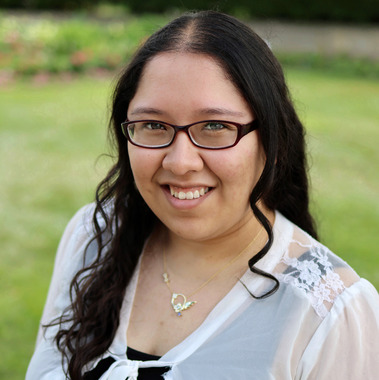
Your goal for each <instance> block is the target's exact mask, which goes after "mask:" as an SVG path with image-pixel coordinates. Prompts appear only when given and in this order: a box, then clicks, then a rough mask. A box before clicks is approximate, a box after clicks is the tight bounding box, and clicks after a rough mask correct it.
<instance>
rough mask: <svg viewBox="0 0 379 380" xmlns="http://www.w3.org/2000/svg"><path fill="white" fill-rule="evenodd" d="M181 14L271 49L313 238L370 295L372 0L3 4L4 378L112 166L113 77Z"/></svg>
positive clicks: (375, 126) (0, 333) (375, 8)
mask: <svg viewBox="0 0 379 380" xmlns="http://www.w3.org/2000/svg"><path fill="white" fill-rule="evenodd" d="M188 9H189V10H192V9H217V10H221V11H225V12H228V13H230V14H233V15H235V16H237V17H239V18H240V19H242V20H244V21H245V22H247V23H249V24H250V25H251V26H252V27H253V29H255V30H256V31H257V32H258V34H260V35H261V36H262V37H263V38H264V39H265V40H266V41H267V42H268V43H269V45H270V46H271V48H272V49H273V51H274V53H275V54H276V55H277V57H278V58H279V60H280V61H281V63H282V64H283V67H284V70H285V74H286V77H287V80H288V85H289V88H290V90H291V92H292V97H293V99H294V102H295V104H296V107H297V110H298V113H299V115H300V117H301V119H302V120H303V122H304V124H305V125H306V127H307V130H308V147H309V152H310V161H309V162H310V171H311V177H312V188H313V192H312V209H313V212H314V214H315V216H316V219H317V221H318V222H319V226H320V235H321V241H322V242H324V243H325V244H327V245H328V246H329V247H330V248H331V249H332V250H333V251H335V252H336V253H337V254H338V255H340V256H341V257H343V258H344V259H345V260H346V261H348V262H349V264H351V265H352V266H353V268H354V269H355V270H356V271H357V272H358V273H359V274H360V275H361V276H362V277H365V278H367V279H368V280H369V281H371V282H372V283H373V284H374V285H375V286H376V288H377V289H379V255H378V254H377V247H378V245H379V244H378V243H379V239H378V231H379V229H378V227H379V202H378V190H379V178H378V169H379V153H378V152H379V150H378V142H379V138H378V137H379V4H378V2H377V0H360V1H359V2H357V1H355V0H334V1H332V2H331V1H329V0H318V1H311V2H305V1H302V0H286V1H284V0H256V1H254V2H253V1H250V0H233V1H231V0H230V1H228V0H222V1H205V0H180V1H175V0H150V1H149V0H146V1H140V0H129V1H108V2H106V3H105V2H100V1H89V0H88V1H84V0H80V1H71V0H59V1H58V0H23V1H22V0H18V1H14V0H0V153H1V157H0V220H1V228H0V239H1V240H0V241H1V249H0V278H1V282H0V287H1V297H0V310H1V311H2V312H1V315H0V358H1V360H0V378H1V379H7V380H13V379H23V378H24V376H25V371H26V367H27V364H28V361H29V360H30V357H31V355H32V352H33V348H34V342H35V337H36V333H37V329H38V322H39V319H40V316H41V312H42V308H43V304H44V301H45V297H46V293H47V289H48V285H49V281H50V277H51V272H52V267H53V263H54V257H55V251H56V248H57V244H58V242H59V239H60V236H61V234H62V232H63V229H64V227H65V225H66V224H67V222H68V220H69V219H70V217H71V216H72V215H73V213H74V212H75V211H76V210H77V209H78V208H79V207H81V206H83V205H84V204H86V203H89V202H91V201H92V200H93V198H94V191H95V187H96V185H97V183H98V182H99V181H100V179H101V178H102V177H103V176H104V174H105V173H106V171H107V168H109V166H110V165H111V163H112V150H111V149H110V147H109V145H108V144H107V132H106V130H107V123H108V117H109V102H110V100H109V99H110V95H111V92H112V88H113V86H114V84H115V81H116V78H117V74H118V73H119V71H120V70H121V68H122V67H123V65H124V64H125V63H126V62H127V61H128V59H129V58H130V56H131V55H132V54H133V52H134V50H135V49H136V47H137V46H138V44H139V43H141V41H143V40H144V39H145V38H146V37H147V36H149V35H150V34H151V33H152V32H154V31H155V30H156V29H157V28H159V27H160V26H163V25H164V24H165V23H166V22H167V21H169V20H170V19H172V18H174V17H175V16H177V15H178V14H180V13H181V12H183V11H184V10H188ZM104 153H106V155H104Z"/></svg>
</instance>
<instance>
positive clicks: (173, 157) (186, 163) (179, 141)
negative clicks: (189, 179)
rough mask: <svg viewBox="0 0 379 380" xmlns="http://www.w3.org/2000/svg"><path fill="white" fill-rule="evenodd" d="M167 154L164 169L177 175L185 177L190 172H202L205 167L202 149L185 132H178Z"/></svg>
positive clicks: (163, 162) (163, 164) (163, 163)
mask: <svg viewBox="0 0 379 380" xmlns="http://www.w3.org/2000/svg"><path fill="white" fill-rule="evenodd" d="M166 149H167V153H166V155H165V157H164V158H163V161H162V167H163V168H164V169H165V170H169V171H171V172H172V173H174V174H175V175H184V174H186V173H188V172H190V171H200V170H201V169H202V168H203V167H204V162H203V159H202V158H201V155H200V149H201V148H198V147H196V146H195V145H194V144H193V143H192V142H191V140H190V138H189V136H188V135H187V134H186V133H185V132H178V133H177V134H176V136H175V140H174V141H173V143H172V144H171V145H170V146H169V147H167V148H166Z"/></svg>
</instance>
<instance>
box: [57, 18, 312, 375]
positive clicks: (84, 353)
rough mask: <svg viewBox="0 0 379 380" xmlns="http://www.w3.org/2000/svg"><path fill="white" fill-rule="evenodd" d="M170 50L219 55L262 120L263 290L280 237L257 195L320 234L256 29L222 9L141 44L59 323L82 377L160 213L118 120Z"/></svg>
mask: <svg viewBox="0 0 379 380" xmlns="http://www.w3.org/2000/svg"><path fill="white" fill-rule="evenodd" d="M170 51H174V52H177V51H180V52H191V53H198V54H206V55H208V56H211V57H212V58H214V59H215V60H216V61H217V62H218V63H219V64H220V65H221V66H222V67H223V69H224V70H225V72H226V73H227V75H228V78H229V79H230V80H231V81H232V82H233V83H234V84H235V85H236V87H237V88H238V89H239V91H240V92H241V94H242V95H243V97H244V98H245V100H246V101H247V102H248V104H249V105H250V107H251V110H252V111H253V113H254V115H255V116H256V118H257V120H258V121H259V133H260V138H261V142H262V145H263V148H264V151H265V154H266V164H265V166H264V169H263V172H262V175H261V177H260V179H259V180H258V183H257V184H256V186H255V188H254V189H253V191H252V193H251V196H250V204H251V208H252V210H253V212H254V214H255V215H256V217H257V219H258V220H259V221H260V223H261V224H262V225H263V226H264V228H265V229H266V231H267V233H268V236H269V239H268V242H267V244H266V246H265V247H264V248H263V249H262V250H261V251H260V252H258V254H257V255H255V256H254V258H253V259H251V260H250V261H249V267H250V269H251V270H252V271H253V272H255V273H258V274H261V275H264V276H266V277H269V278H271V279H272V280H273V281H274V282H273V288H272V289H271V290H270V291H269V292H268V293H266V294H265V295H264V296H268V295H270V294H272V293H273V292H274V291H275V290H276V289H277V288H278V286H279V284H278V281H277V280H276V279H275V278H274V277H273V276H272V275H270V274H268V273H265V272H261V271H259V270H258V269H257V268H255V267H254V264H255V263H256V262H257V261H258V260H259V259H261V258H262V257H263V256H264V255H265V254H266V253H267V251H268V250H269V248H270V246H271V244H272V241H273V233H272V226H271V225H270V223H269V221H268V220H267V218H266V217H265V216H264V214H263V213H262V212H261V211H260V210H259V208H258V207H257V202H258V201H263V203H264V204H265V206H267V207H268V208H269V209H271V210H278V211H280V212H281V213H282V214H283V215H284V216H286V217H287V218H288V219H290V220H291V221H292V222H294V223H295V224H297V225H298V226H299V227H301V228H302V229H303V230H305V231H307V232H308V233H309V234H310V235H312V236H313V237H316V229H315V225H314V222H313V219H312V217H311V215H310V213H309V197H308V178H307V165H306V157H305V141H304V128H303V126H302V124H301V122H300V121H299V119H298V117H297V115H296V112H295V110H294V107H293V104H292V102H291V99H290V97H289V93H288V89H287V86H286V83H285V79H284V75H283V72H282V69H281V66H280V64H279V63H278V61H277V60H276V58H275V57H274V55H273V54H272V52H271V50H270V49H269V47H268V46H267V44H266V43H265V42H264V41H263V40H262V39H261V38H260V37H259V36H258V35H257V34H255V33H254V32H253V31H252V30H251V29H250V28H249V27H247V26H246V25H244V24H243V23H241V22H240V21H238V20H236V19H235V18H233V17H230V16H228V15H225V14H222V13H218V12H213V11H205V12H198V13H189V14H185V15H183V16H181V17H179V18H177V19H175V20H173V21H172V22H170V23H169V24H168V25H166V26H165V27H164V28H162V29H160V30H159V31H158V32H156V33H155V34H153V35H152V36H151V37H150V38H149V39H148V40H147V41H146V42H145V43H144V44H143V46H142V47H141V48H140V49H139V50H138V51H137V53H136V54H135V56H134V58H133V59H132V61H131V62H130V64H129V65H128V66H127V67H126V69H125V71H124V72H123V73H122V75H121V76H120V79H119V81H118V83H117V85H116V88H115V91H114V95H113V108H112V114H111V119H110V128H109V130H110V135H111V137H112V141H113V142H114V145H115V147H116V149H117V153H118V155H117V162H116V163H115V164H114V166H113V167H112V168H111V170H110V171H109V173H108V175H107V176H106V178H105V179H104V180H103V181H102V182H101V183H100V184H99V186H98V188H97V192H96V208H95V212H94V218H93V223H94V227H95V231H96V233H95V236H94V238H93V240H94V241H95V242H96V243H97V247H98V254H97V257H96V259H95V260H94V261H93V262H92V263H91V264H90V265H89V266H87V267H85V268H83V269H82V270H81V271H80V272H78V273H77V275H76V276H75V277H74V279H73V280H72V283H71V288H70V289H71V294H72V304H71V307H70V309H69V310H67V312H66V313H64V315H62V316H61V317H60V319H59V320H58V321H55V324H59V325H60V330H59V332H58V334H57V336H56V342H57V345H58V348H59V349H60V351H61V352H62V354H63V357H64V358H65V359H67V361H68V376H69V377H70V378H71V379H73V380H76V379H82V371H83V367H84V365H85V364H86V363H88V362H90V361H91V360H93V359H95V358H96V357H98V356H100V355H101V354H103V353H104V352H105V351H106V350H107V349H108V347H109V346H110V344H111V342H112V341H113V339H114V336H115V333H116V330H117V327H118V325H119V313H120V308H121V305H122V301H123V298H124V293H125V288H126V287H127V285H128V283H129V281H130V279H131V276H132V274H133V272H134V270H135V268H136V265H137V262H138V259H139V257H140V254H141V251H142V247H143V244H144V242H145V240H146V238H147V237H148V235H149V234H150V233H151V232H152V229H153V227H154V225H155V223H156V221H157V218H156V216H155V215H154V214H153V213H152V211H151V210H150V209H149V207H148V206H147V204H146V203H145V202H144V200H143V199H142V198H141V196H140V194H139V193H138V192H137V191H136V189H135V186H134V181H133V174H132V171H131V167H130V162H129V157H128V148H127V141H126V139H125V137H124V136H123V134H122V131H121V128H120V124H121V122H123V121H125V119H126V117H127V111H128V106H129V103H130V101H131V99H132V98H133V96H134V95H135V93H136V90H137V86H138V83H139V80H140V77H141V74H142V73H143V69H144V67H145V65H146V63H147V62H148V61H149V60H151V59H152V58H154V56H155V55H157V54H159V53H161V52H170ZM109 205H111V207H109ZM107 209H108V211H106V210H107ZM109 209H110V210H111V211H109ZM253 296H254V295H253ZM261 297H262V296H256V298H261ZM67 326H68V327H67Z"/></svg>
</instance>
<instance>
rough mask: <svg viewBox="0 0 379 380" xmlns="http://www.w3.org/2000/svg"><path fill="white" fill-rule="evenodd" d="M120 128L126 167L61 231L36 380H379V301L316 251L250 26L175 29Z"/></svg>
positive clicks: (291, 124) (141, 76)
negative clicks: (378, 357)
mask: <svg viewBox="0 0 379 380" xmlns="http://www.w3.org/2000/svg"><path fill="white" fill-rule="evenodd" d="M110 126H111V133H112V134H113V136H114V137H115V141H116V142H117V149H118V159H117V162H116V163H115V165H114V166H113V167H112V168H111V170H110V171H109V173H108V175H107V177H106V178H105V179H104V180H103V181H102V182H101V184H100V185H99V187H98V190H97V198H96V202H95V203H94V204H93V205H89V206H86V207H84V208H83V209H82V210H80V211H79V212H78V213H77V215H76V216H75V217H74V218H73V219H72V221H71V222H70V224H69V225H68V227H67V229H66V231H65V233H64V235H63V238H62V241H61V244H60V246H59V249H58V254H57V259H56V269H55V271H54V275H53V280H52V283H51V287H50V291H49V295H48V299H47V302H46V306H45V310H44V315H43V317H42V324H43V325H45V327H41V333H40V335H39V338H38V343H37V348H36V352H35V354H34V356H33V358H32V361H31V363H30V366H29V369H28V373H27V379H28V380H30V379H66V378H67V377H68V378H70V379H73V380H76V379H87V380H88V379H113V380H118V379H120V380H124V379H127V378H128V379H137V378H138V379H160V378H162V377H164V378H165V379H186V380H187V379H188V380H189V379H221V378H227V379H237V378H238V379H245V378H246V379H247V378H252V379H258V378H259V379H263V380H264V379H272V378H276V379H330V378H333V379H347V378H361V377H362V376H364V378H365V379H370V378H374V376H375V375H376V373H377V371H378V369H379V368H378V363H377V360H376V358H377V355H378V353H379V352H378V342H379V339H378V324H379V314H378V310H379V308H378V306H379V297H378V294H377V292H376V291H375V289H374V288H373V287H372V285H371V284H370V283H368V282H367V281H366V280H364V279H361V278H360V277H359V276H358V275H357V274H356V273H355V272H354V271H353V270H352V269H351V268H350V267H349V266H348V265H347V264H346V263H345V262H343V261H342V260H341V259H339V258H338V257H337V256H336V255H334V254H333V253H331V252H330V251H329V250H328V249H327V248H326V247H324V246H323V245H321V244H320V243H319V242H317V241H316V240H315V238H316V237H317V234H316V228H315V226H314V223H313V219H312V217H311V215H310V213H309V207H308V206H309V205H308V179H307V168H306V158H305V151H304V145H305V144H304V130H303V126H302V124H301V122H300V121H299V119H298V117H297V115H296V113H295V110H294V108H293V105H292V103H291V101H290V98H289V95H288V91H287V87H286V84H285V81H284V77H283V74H282V70H281V68H280V66H279V64H278V62H277V61H276V59H275V57H274V56H273V55H272V53H271V51H270V49H269V48H268V47H267V46H266V44H265V43H264V42H263V41H262V40H261V39H260V38H259V37H258V36H257V35H256V34H255V33H254V32H253V31H252V30H250V29H249V28H248V27H246V26H245V25H244V24H242V23H241V22H239V21H238V20H236V19H234V18H232V17H230V16H227V15H224V14H220V13H217V12H200V13H192V14H186V15H184V16H182V17H179V18H178V19H176V20H174V21H172V22H171V23H170V24H169V25H167V26H166V27H164V28H163V29H161V30H159V31H158V32H157V33H155V34H154V35H153V36H151V37H150V38H149V39H148V40H147V41H146V42H145V44H144V45H143V46H142V47H141V48H140V49H139V50H138V51H137V53H136V55H135V57H134V58H133V60H132V61H131V63H130V64H129V65H128V67H127V68H126V69H125V72H124V73H123V74H122V76H121V77H120V80H119V82H118V84H117V87H116V89H115V93H114V97H113V110H112V117H111V123H110ZM91 225H92V227H91ZM43 328H44V329H45V331H44V334H42V332H43V331H42V329H43ZM62 358H63V360H62Z"/></svg>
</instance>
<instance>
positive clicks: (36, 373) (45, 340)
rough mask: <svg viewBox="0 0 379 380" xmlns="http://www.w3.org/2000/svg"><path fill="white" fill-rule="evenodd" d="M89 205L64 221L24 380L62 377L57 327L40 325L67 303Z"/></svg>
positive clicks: (80, 254) (82, 247) (85, 234)
mask: <svg viewBox="0 0 379 380" xmlns="http://www.w3.org/2000/svg"><path fill="white" fill-rule="evenodd" d="M92 211H93V207H92V206H85V207H83V208H82V209H81V210H79V211H78V212H77V213H76V215H75V216H74V217H73V218H72V219H71V221H70V222H69V223H68V225H67V227H66V229H65V231H64V233H63V236H62V238H61V241H60V243H59V246H58V250H57V254H56V258H55V264H54V270H53V275H52V279H51V283H50V287H49V292H48V296H47V300H46V304H45V307H44V311H43V314H42V318H41V323H40V327H39V331H38V337H37V343H36V349H35V352H34V354H33V357H32V359H31V362H30V363H29V367H28V371H27V374H26V380H37V379H38V380H43V379H46V380H47V379H57V380H58V379H66V375H65V374H64V370H63V367H62V355H61V353H60V352H59V351H58V349H57V347H56V344H55V342H54V337H55V335H56V333H57V331H58V327H57V326H53V327H49V328H47V329H44V328H43V325H44V324H48V323H50V322H52V320H53V319H55V318H57V317H59V316H61V315H62V314H63V312H64V310H65V309H66V308H67V306H69V305H70V283H71V280H72V278H73V276H74V275H75V273H76V272H77V271H78V270H79V269H80V268H81V267H82V266H83V257H84V256H83V255H84V250H85V248H86V246H87V244H88V242H89V241H90V236H91V234H90V233H89V231H90V228H91V224H90V220H91V215H92Z"/></svg>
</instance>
